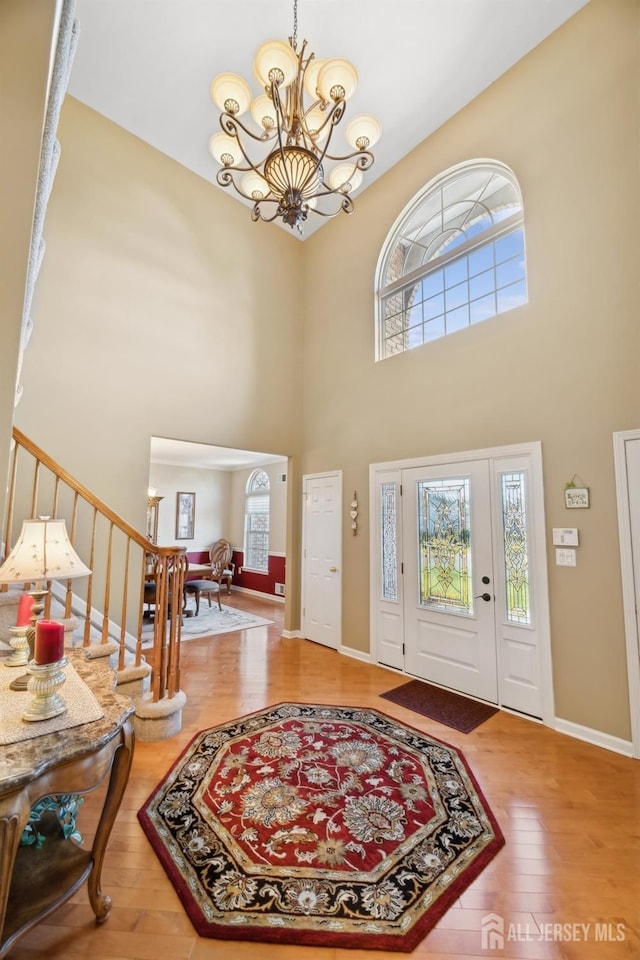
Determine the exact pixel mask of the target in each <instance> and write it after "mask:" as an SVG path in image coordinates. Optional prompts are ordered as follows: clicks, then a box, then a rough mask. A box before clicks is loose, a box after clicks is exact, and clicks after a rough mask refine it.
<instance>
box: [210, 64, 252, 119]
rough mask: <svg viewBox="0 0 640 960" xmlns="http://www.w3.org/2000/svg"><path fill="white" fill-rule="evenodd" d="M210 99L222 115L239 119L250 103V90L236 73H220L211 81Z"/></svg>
mask: <svg viewBox="0 0 640 960" xmlns="http://www.w3.org/2000/svg"><path fill="white" fill-rule="evenodd" d="M211 99H212V100H213V102H214V103H215V105H216V107H217V108H218V110H220V111H221V112H222V113H224V112H225V111H226V112H227V113H232V114H233V115H234V116H236V117H239V116H242V114H243V113H245V111H246V110H248V108H249V104H250V103H251V88H250V87H249V84H248V83H247V81H246V80H244V79H243V78H242V77H240V76H238V74H237V73H220V74H219V75H218V76H217V77H214V79H213V80H212V81H211Z"/></svg>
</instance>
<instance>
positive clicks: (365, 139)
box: [344, 113, 382, 150]
mask: <svg viewBox="0 0 640 960" xmlns="http://www.w3.org/2000/svg"><path fill="white" fill-rule="evenodd" d="M344 135H345V137H346V138H347V143H348V144H350V145H351V146H352V147H355V148H356V149H357V150H368V149H369V148H370V147H372V146H373V145H374V143H377V142H378V140H379V139H380V137H381V135H382V125H381V123H380V121H379V120H377V119H376V118H375V117H372V116H371V115H370V114H367V113H361V114H359V115H358V116H357V117H354V118H353V119H352V120H350V121H349V123H348V124H347V128H346V130H345V132H344Z"/></svg>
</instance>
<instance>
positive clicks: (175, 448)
mask: <svg viewBox="0 0 640 960" xmlns="http://www.w3.org/2000/svg"><path fill="white" fill-rule="evenodd" d="M149 461H150V463H161V464H166V465H167V466H171V467H197V468H198V469H200V470H240V469H243V468H248V467H257V466H263V465H264V464H267V463H283V464H284V465H285V466H286V463H287V458H286V457H281V456H277V455H275V454H271V453H258V452H256V451H251V450H233V449H231V447H214V446H211V445H209V444H206V443H191V442H190V441H187V440H169V439H167V438H166V437H152V438H151V451H150V456H149Z"/></svg>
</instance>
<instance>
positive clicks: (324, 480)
mask: <svg viewBox="0 0 640 960" xmlns="http://www.w3.org/2000/svg"><path fill="white" fill-rule="evenodd" d="M302 491H303V517H302V633H303V636H304V637H306V638H307V639H308V640H315V641H316V642H317V643H323V644H324V645H325V646H327V647H332V648H333V649H334V650H337V649H338V648H339V647H340V645H341V642H342V640H341V628H342V556H341V553H342V537H341V531H342V519H341V518H342V476H341V474H340V473H329V474H321V475H313V476H311V475H310V476H306V477H304V478H303V487H302Z"/></svg>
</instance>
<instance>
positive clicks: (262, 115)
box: [251, 93, 277, 133]
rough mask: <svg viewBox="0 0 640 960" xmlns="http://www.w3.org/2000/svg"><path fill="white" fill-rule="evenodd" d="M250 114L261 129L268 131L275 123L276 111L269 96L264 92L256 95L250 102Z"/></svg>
mask: <svg viewBox="0 0 640 960" xmlns="http://www.w3.org/2000/svg"><path fill="white" fill-rule="evenodd" d="M251 116H252V117H253V119H254V120H255V122H256V123H257V124H258V126H259V127H261V128H262V130H264V131H266V132H267V133H270V132H271V131H272V130H273V129H274V127H275V126H276V123H277V112H276V108H275V105H274V102H273V100H272V99H271V97H268V96H267V95H266V93H263V94H262V96H260V97H256V98H255V100H254V101H253V103H252V104H251Z"/></svg>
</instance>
